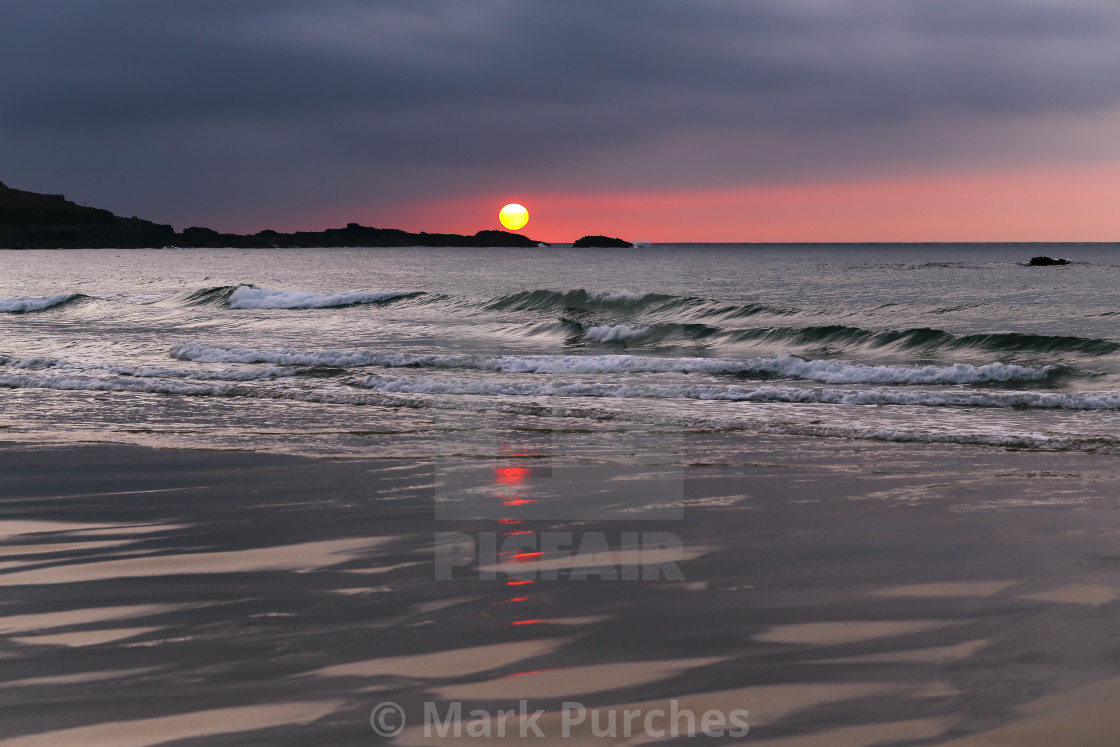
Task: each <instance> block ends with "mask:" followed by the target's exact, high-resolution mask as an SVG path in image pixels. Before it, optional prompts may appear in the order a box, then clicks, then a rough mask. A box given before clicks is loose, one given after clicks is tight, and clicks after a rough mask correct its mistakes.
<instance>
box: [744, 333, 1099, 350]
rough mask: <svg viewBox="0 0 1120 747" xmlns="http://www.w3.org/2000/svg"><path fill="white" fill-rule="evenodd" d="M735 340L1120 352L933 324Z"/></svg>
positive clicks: (1083, 340) (1081, 341)
mask: <svg viewBox="0 0 1120 747" xmlns="http://www.w3.org/2000/svg"><path fill="white" fill-rule="evenodd" d="M733 336H734V338H735V339H738V340H741V341H746V340H765V341H768V342H780V343H791V344H796V345H825V344H830V345H848V346H857V345H860V346H866V347H874V348H885V347H897V348H903V349H906V350H923V351H929V352H935V351H956V350H983V351H986V352H993V353H1063V352H1066V353H1081V354H1083V355H1092V356H1101V355H1110V354H1112V353H1115V352H1118V351H1120V342H1114V341H1112V340H1104V339H1099V338H1089V337H1072V336H1065V335H1036V334H1030V333H1025V332H991V333H981V334H969V335H960V334H954V333H952V332H946V331H945V330H941V329H933V328H931V327H917V328H911V329H903V330H869V329H863V328H861V327H849V326H844V325H826V326H816V327H771V328H765V329H753V330H740V331H737V332H735V333H733Z"/></svg>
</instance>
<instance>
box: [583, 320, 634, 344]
mask: <svg viewBox="0 0 1120 747" xmlns="http://www.w3.org/2000/svg"><path fill="white" fill-rule="evenodd" d="M648 332H649V327H630V326H628V325H626V324H613V325H610V326H607V325H600V326H596V327H588V328H587V330H586V331H585V332H584V333H583V336H584V337H586V338H587V339H589V340H595V341H596V342H626V341H627V340H633V339H635V338H638V337H641V336H642V335H645V334H647V333H648Z"/></svg>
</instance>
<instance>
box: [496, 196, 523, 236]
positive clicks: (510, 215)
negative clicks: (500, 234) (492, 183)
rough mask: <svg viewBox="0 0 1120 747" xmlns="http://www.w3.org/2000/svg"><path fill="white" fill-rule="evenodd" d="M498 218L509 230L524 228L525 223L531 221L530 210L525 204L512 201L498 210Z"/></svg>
mask: <svg viewBox="0 0 1120 747" xmlns="http://www.w3.org/2000/svg"><path fill="white" fill-rule="evenodd" d="M498 220H500V221H501V222H502V225H503V226H505V227H506V228H508V229H509V230H511V231H516V230H517V229H519V228H524V227H525V224H526V223H528V222H529V211H528V210H526V209H525V206H524V205H518V204H517V203H516V202H511V203H510V204H508V205H506V206H505V207H504V208H502V209H501V210H499V211H498Z"/></svg>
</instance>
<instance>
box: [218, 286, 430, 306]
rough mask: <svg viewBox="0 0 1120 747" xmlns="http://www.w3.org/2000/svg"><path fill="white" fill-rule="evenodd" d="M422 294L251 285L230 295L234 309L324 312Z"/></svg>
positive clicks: (242, 287)
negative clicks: (323, 291) (276, 287)
mask: <svg viewBox="0 0 1120 747" xmlns="http://www.w3.org/2000/svg"><path fill="white" fill-rule="evenodd" d="M416 295H419V293H418V292H399V291H365V292H354V293H310V292H308V291H301V290H288V291H275V290H268V289H267V288H257V287H255V286H251V285H242V286H240V287H238V288H237V289H236V290H234V291H233V293H231V294H230V296H229V307H230V308H231V309H324V308H333V307H337V306H356V305H358V304H367V303H385V302H387V301H395V300H397V299H400V298H409V297H411V296H416Z"/></svg>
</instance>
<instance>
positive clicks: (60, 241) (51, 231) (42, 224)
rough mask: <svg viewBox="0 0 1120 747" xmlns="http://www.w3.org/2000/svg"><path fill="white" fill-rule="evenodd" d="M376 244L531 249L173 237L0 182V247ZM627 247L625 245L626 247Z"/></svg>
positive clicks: (448, 242)
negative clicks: (12, 187)
mask: <svg viewBox="0 0 1120 747" xmlns="http://www.w3.org/2000/svg"><path fill="white" fill-rule="evenodd" d="M375 246H470V247H487V246H510V247H526V248H530V247H532V248H535V247H537V246H539V243H538V242H537V241H535V240H533V239H531V238H529V237H528V236H522V235H521V234H517V233H509V232H508V231H479V232H478V233H476V234H474V235H473V236H463V235H460V234H457V233H409V232H408V231H401V230H399V229H396V228H370V227H368V226H363V225H360V224H358V223H349V224H347V225H346V228H328V229H326V230H325V231H296V232H295V233H280V232H278V231H273V230H270V229H265V230H263V231H260V232H258V233H256V234H253V235H249V236H245V235H241V234H236V233H219V232H218V231H215V230H213V229H212V228H202V227H200V226H191V227H190V228H187V229H184V230H183V232H182V233H176V232H175V229H174V228H172V227H171V226H167V225H161V224H157V223H152V222H151V221H146V220H141V219H140V218H136V217H132V218H122V217H120V216H117V215H114V214H113V213H110V212H109V211H108V210H98V209H97V208H91V207H84V206H82V205H76V204H75V203H73V202H71V201H69V200H67V199H66V198H65V197H64V196H62V195H44V194H39V193H38V192H25V191H23V190H20V189H11V188H10V187H7V186H5V185H4V184H2V183H0V249H98V248H114V249H127V248H154V249H159V248H163V247H184V248H185V247H190V248H204V247H214V248H227V247H229V248H235V249H252V248H272V247H289V248H315V247H375ZM626 246H629V244H626Z"/></svg>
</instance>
